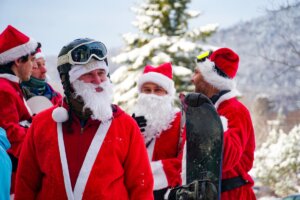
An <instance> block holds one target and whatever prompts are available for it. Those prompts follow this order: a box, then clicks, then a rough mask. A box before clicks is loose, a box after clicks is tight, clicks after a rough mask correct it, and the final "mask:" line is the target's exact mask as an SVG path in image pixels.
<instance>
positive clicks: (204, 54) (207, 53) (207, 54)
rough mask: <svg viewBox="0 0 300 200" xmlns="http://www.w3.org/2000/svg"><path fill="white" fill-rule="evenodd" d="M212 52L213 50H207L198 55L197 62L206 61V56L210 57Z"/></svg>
mask: <svg viewBox="0 0 300 200" xmlns="http://www.w3.org/2000/svg"><path fill="white" fill-rule="evenodd" d="M212 53H213V51H205V52H204V53H201V54H200V55H198V56H197V57H196V58H197V60H196V62H204V61H205V60H206V58H208V57H209V56H210V55H211V54H212Z"/></svg>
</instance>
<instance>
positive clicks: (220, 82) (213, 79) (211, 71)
mask: <svg viewBox="0 0 300 200" xmlns="http://www.w3.org/2000/svg"><path fill="white" fill-rule="evenodd" d="M214 66H215V64H214V62H211V61H210V60H209V59H206V60H205V61H204V62H200V63H198V66H197V68H198V69H199V71H200V72H201V74H202V76H203V78H204V79H205V80H206V81H207V82H208V83H210V84H211V85H213V86H214V87H216V88H217V89H219V90H232V89H234V88H235V87H236V83H235V81H234V80H233V79H229V78H225V77H222V76H220V75H219V74H218V73H217V72H216V71H215V68H214Z"/></svg>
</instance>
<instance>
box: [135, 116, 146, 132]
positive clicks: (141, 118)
mask: <svg viewBox="0 0 300 200" xmlns="http://www.w3.org/2000/svg"><path fill="white" fill-rule="evenodd" d="M132 117H133V119H134V120H135V121H136V122H137V124H138V125H139V127H140V131H141V132H144V131H145V127H146V126H147V120H146V119H145V117H144V116H135V113H133V115H132Z"/></svg>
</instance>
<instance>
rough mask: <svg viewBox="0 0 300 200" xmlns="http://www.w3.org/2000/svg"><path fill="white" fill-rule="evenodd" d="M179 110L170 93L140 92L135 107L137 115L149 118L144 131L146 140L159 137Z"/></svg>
mask: <svg viewBox="0 0 300 200" xmlns="http://www.w3.org/2000/svg"><path fill="white" fill-rule="evenodd" d="M178 111H179V110H178V109H176V108H174V107H173V97H172V96H169V95H165V96H157V95H154V94H144V93H141V94H139V98H138V100H137V103H136V105H135V107H134V113H135V116H144V117H145V119H146V120H147V122H146V124H147V126H146V127H145V131H144V132H142V134H143V136H144V139H145V142H146V143H147V142H148V141H150V140H151V139H152V138H155V137H159V135H160V134H161V132H162V131H164V130H167V129H169V128H170V126H171V123H172V122H173V121H174V119H175V117H176V115H175V114H176V113H177V112H178Z"/></svg>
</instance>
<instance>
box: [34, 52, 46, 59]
mask: <svg viewBox="0 0 300 200" xmlns="http://www.w3.org/2000/svg"><path fill="white" fill-rule="evenodd" d="M39 58H45V54H43V53H42V52H38V53H36V54H35V59H39Z"/></svg>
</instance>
